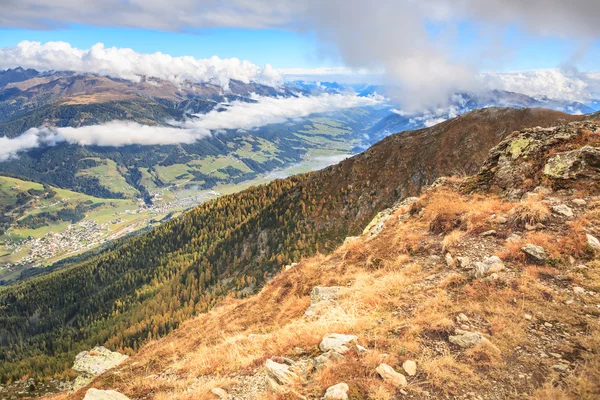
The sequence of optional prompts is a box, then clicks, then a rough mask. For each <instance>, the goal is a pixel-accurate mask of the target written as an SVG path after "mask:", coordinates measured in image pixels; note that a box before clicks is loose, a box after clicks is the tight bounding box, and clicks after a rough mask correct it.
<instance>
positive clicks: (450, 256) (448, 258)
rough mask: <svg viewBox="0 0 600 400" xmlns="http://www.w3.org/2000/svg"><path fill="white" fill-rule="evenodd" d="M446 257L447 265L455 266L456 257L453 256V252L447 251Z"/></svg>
mask: <svg viewBox="0 0 600 400" xmlns="http://www.w3.org/2000/svg"><path fill="white" fill-rule="evenodd" d="M445 259H446V265H448V266H449V267H454V259H453V258H452V254H450V253H446V256H445Z"/></svg>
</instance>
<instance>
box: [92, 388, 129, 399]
mask: <svg viewBox="0 0 600 400" xmlns="http://www.w3.org/2000/svg"><path fill="white" fill-rule="evenodd" d="M83 400H129V397H127V396H125V395H124V394H121V393H119V392H116V391H114V390H99V389H95V388H91V389H89V390H88V391H87V392H86V393H85V397H84V398H83Z"/></svg>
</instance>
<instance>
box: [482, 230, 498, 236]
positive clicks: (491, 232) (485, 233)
mask: <svg viewBox="0 0 600 400" xmlns="http://www.w3.org/2000/svg"><path fill="white" fill-rule="evenodd" d="M481 236H483V237H486V236H496V231H495V230H493V229H492V230H489V231H485V232H483V233H482V234H481Z"/></svg>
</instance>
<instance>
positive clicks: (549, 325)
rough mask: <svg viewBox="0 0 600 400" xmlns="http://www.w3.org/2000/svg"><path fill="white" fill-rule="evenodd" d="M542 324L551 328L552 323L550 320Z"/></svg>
mask: <svg viewBox="0 0 600 400" xmlns="http://www.w3.org/2000/svg"><path fill="white" fill-rule="evenodd" d="M544 326H545V327H546V328H552V324H551V323H550V322H544Z"/></svg>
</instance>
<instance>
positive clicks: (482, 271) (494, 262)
mask: <svg viewBox="0 0 600 400" xmlns="http://www.w3.org/2000/svg"><path fill="white" fill-rule="evenodd" d="M473 265H474V267H475V277H476V278H483V277H484V276H488V275H490V274H493V273H496V272H500V271H504V270H505V269H506V268H505V267H504V263H503V262H502V260H501V259H500V258H499V257H498V256H491V257H486V258H484V259H483V261H481V262H476V263H474V264H473Z"/></svg>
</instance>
